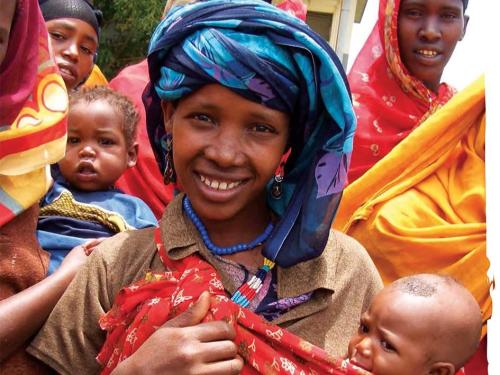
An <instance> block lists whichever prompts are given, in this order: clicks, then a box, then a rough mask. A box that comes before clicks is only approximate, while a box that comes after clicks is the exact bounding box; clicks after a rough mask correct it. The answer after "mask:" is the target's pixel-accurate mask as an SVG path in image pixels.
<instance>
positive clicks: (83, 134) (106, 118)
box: [59, 100, 136, 191]
mask: <svg viewBox="0 0 500 375" xmlns="http://www.w3.org/2000/svg"><path fill="white" fill-rule="evenodd" d="M122 121H123V120H122V118H121V115H120V114H117V113H116V111H115V109H114V108H113V107H111V105H110V104H109V103H108V102H106V101H103V100H98V101H95V102H92V103H86V102H83V101H82V102H76V103H74V104H73V105H72V106H71V108H70V112H69V117H68V144H67V146H66V155H65V157H64V159H63V160H61V161H60V162H59V168H60V170H61V173H62V175H63V176H64V178H65V179H66V180H67V181H68V182H69V183H70V184H71V185H72V186H73V187H75V188H77V189H80V190H85V191H97V190H105V189H108V188H110V187H112V186H113V185H114V183H115V182H116V180H117V179H118V178H119V177H120V176H121V175H122V173H123V172H124V171H125V170H126V169H127V168H128V167H130V166H133V165H134V164H135V160H136V154H135V148H134V147H128V146H127V143H126V140H125V136H124V134H123V130H122Z"/></svg>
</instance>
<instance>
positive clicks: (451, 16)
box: [441, 13, 458, 21]
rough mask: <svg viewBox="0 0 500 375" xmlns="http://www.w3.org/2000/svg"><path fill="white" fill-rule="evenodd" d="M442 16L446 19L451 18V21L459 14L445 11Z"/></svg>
mask: <svg viewBox="0 0 500 375" xmlns="http://www.w3.org/2000/svg"><path fill="white" fill-rule="evenodd" d="M441 17H442V18H444V19H445V20H449V21H451V20H455V19H457V18H458V16H457V15H456V14H454V13H445V14H443V15H442V16H441Z"/></svg>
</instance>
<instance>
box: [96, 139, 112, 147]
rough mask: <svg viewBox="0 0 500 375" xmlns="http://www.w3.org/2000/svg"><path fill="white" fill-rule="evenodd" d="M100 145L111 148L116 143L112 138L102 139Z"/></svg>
mask: <svg viewBox="0 0 500 375" xmlns="http://www.w3.org/2000/svg"><path fill="white" fill-rule="evenodd" d="M99 143H100V144H101V145H104V146H110V145H114V144H115V141H113V140H112V139H110V138H101V139H100V140H99Z"/></svg>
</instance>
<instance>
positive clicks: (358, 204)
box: [334, 77, 492, 336]
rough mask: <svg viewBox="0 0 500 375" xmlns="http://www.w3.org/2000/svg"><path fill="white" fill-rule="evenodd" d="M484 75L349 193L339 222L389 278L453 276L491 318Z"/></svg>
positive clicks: (387, 280) (370, 171)
mask: <svg viewBox="0 0 500 375" xmlns="http://www.w3.org/2000/svg"><path fill="white" fill-rule="evenodd" d="M484 145H485V93H484V78H483V77H481V78H480V79H478V80H477V81H476V82H474V83H473V84H471V85H470V86H469V87H468V88H466V89H465V90H463V91H462V92H460V93H458V94H457V95H456V96H455V97H454V98H453V99H451V100H450V102H448V104H446V105H445V106H444V107H443V108H441V109H440V110H439V111H438V112H436V113H435V114H434V115H433V116H431V117H430V118H429V119H427V120H426V121H425V122H424V123H423V124H422V125H420V126H419V127H418V128H417V129H415V130H414V131H413V133H412V134H410V135H409V136H408V137H407V138H406V139H405V140H404V141H402V142H401V143H400V144H399V145H398V146H397V147H395V148H394V149H393V150H392V151H391V152H390V153H389V154H388V155H387V156H386V157H385V158H383V159H382V160H381V161H379V162H378V163H377V164H375V165H374V166H373V168H371V169H370V170H369V171H368V172H367V173H366V174H364V175H363V176H362V177H361V178H359V179H358V180H356V181H355V182H354V183H352V184H351V185H350V186H349V187H348V188H347V189H346V190H345V191H344V196H343V198H342V202H341V204H340V208H339V212H338V214H337V218H336V220H335V222H334V227H335V228H337V229H340V230H342V231H344V232H345V233H347V234H349V235H350V236H352V237H354V238H356V239H357V240H358V241H359V242H360V243H361V244H362V245H363V246H364V247H365V248H366V250H367V251H368V253H369V254H370V256H371V257H372V259H373V261H374V263H375V265H376V266H377V269H378V271H379V272H380V275H381V276H382V279H383V281H384V283H390V282H392V281H394V280H395V279H398V278H400V277H403V276H406V275H410V274H415V273H423V272H436V273H441V274H447V275H451V276H452V277H454V278H456V279H457V280H458V281H460V282H461V283H462V284H463V285H464V286H465V287H467V289H468V290H469V291H470V292H471V293H472V294H473V295H474V297H475V298H476V300H477V301H478V303H479V305H480V306H481V311H482V314H483V323H484V325H483V336H484V334H485V333H486V320H487V319H488V318H489V317H490V316H491V308H492V305H491V297H490V294H489V288H490V285H491V283H490V280H489V279H488V276H487V270H488V267H489V261H488V258H487V257H486V212H485V211H486V205H485V176H484V174H485V169H484V168H485V166H484V160H485V148H484Z"/></svg>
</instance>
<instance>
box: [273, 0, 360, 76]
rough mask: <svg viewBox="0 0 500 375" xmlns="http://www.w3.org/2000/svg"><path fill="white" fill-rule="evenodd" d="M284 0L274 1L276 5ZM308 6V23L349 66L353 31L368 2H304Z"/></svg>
mask: <svg viewBox="0 0 500 375" xmlns="http://www.w3.org/2000/svg"><path fill="white" fill-rule="evenodd" d="M281 1H282V0H273V3H274V4H277V3H280V2H281ZM303 2H304V3H305V4H306V5H307V19H306V22H307V24H308V25H309V26H311V28H313V29H314V30H315V31H316V32H317V33H318V34H320V35H321V36H322V37H323V38H325V39H326V40H327V41H328V42H329V43H330V45H331V46H332V47H333V49H334V50H335V52H337V55H338V56H339V58H340V59H341V61H342V63H343V64H344V66H346V65H347V57H348V53H349V45H350V42H351V31H352V25H353V23H354V22H360V21H361V17H362V15H363V11H364V9H365V6H366V2H367V0H303Z"/></svg>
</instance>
